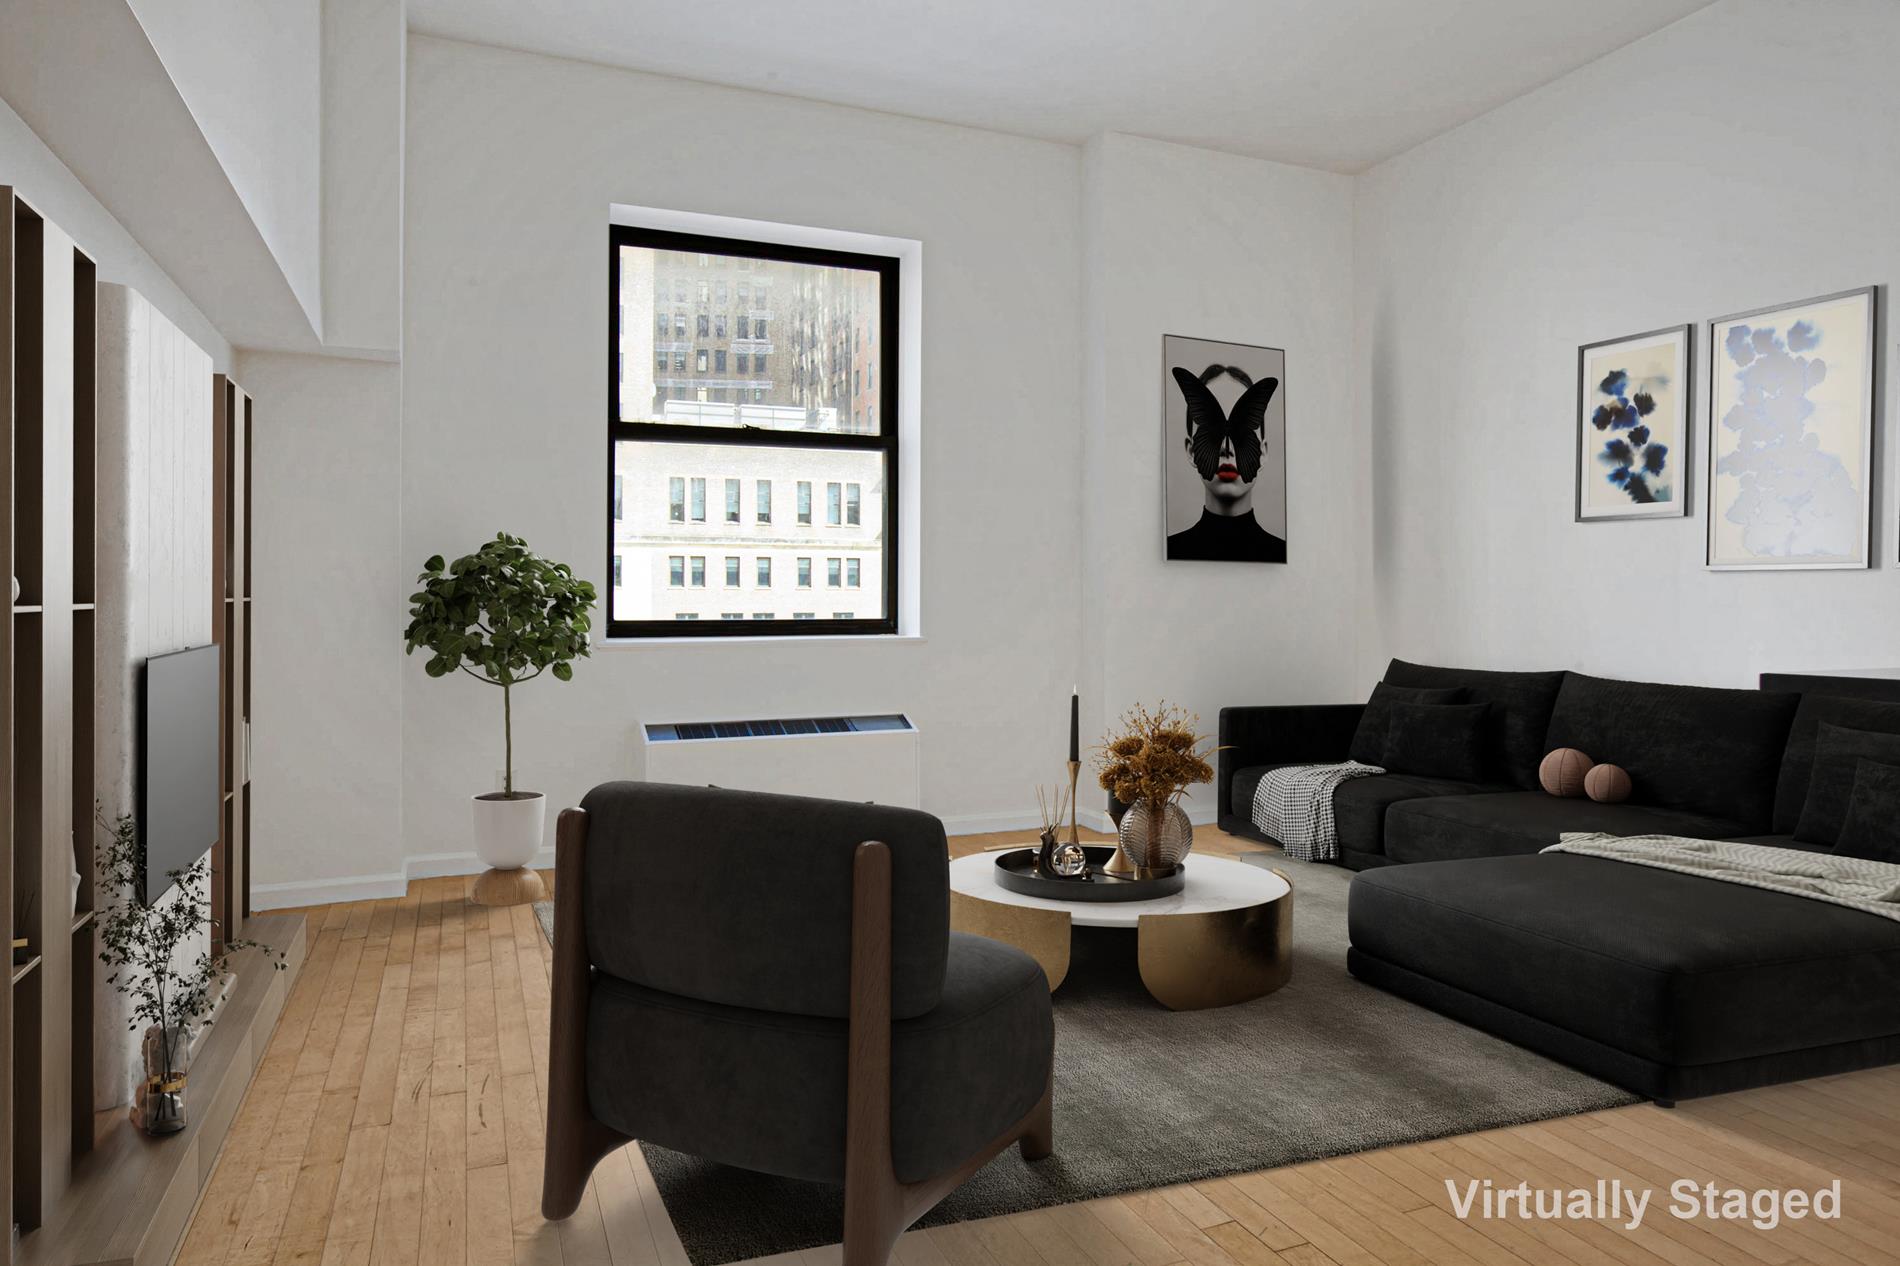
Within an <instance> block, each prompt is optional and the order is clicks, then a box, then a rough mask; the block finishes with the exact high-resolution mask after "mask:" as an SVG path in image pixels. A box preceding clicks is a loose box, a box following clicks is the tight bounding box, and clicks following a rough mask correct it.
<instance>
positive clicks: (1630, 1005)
mask: <svg viewBox="0 0 1900 1266" xmlns="http://www.w3.org/2000/svg"><path fill="white" fill-rule="evenodd" d="M1348 925H1349V930H1350V935H1351V940H1352V948H1351V950H1350V952H1349V957H1348V963H1349V965H1350V967H1351V969H1352V971H1353V974H1354V975H1356V976H1358V977H1359V978H1360V979H1362V980H1365V981H1368V982H1369V983H1372V984H1375V985H1378V986H1380V987H1381V988H1384V989H1386V990H1388V991H1390V992H1392V993H1396V994H1398V995H1400V996H1401V997H1405V998H1409V999H1411V1000H1412V1001H1414V1002H1418V1003H1420V1004H1422V1005H1424V1006H1428V1007H1431V1008H1432V1009H1433V1010H1436V1011H1440V1012H1442V1013H1444V1014H1446V1015H1449V1016H1451V1017H1453V1018H1454V1019H1458V1020H1462V1021H1464V1022H1465V1023H1468V1024H1471V1025H1474V1026H1475V1027H1478V1028H1482V1029H1485V1030H1486V1031H1488V1032H1491V1033H1494V1034H1496V1035H1498V1036H1500V1037H1503V1038H1506V1039H1507V1040H1510V1041H1513V1042H1516V1043H1518V1044H1519V1045H1521V1046H1526V1047H1529V1048H1531V1049H1532V1050H1536V1051H1539V1052H1541V1053H1543V1054H1546V1055H1549V1056H1551V1057H1553V1058H1556V1059H1559V1060H1562V1061H1564V1062H1565V1063H1568V1064H1571V1065H1573V1066H1575V1067H1578V1068H1581V1069H1583V1070H1584V1071H1586V1072H1589V1073H1592V1074H1594V1075H1596V1076H1599V1077H1602V1078H1604V1079H1606V1080H1608V1081H1611V1082H1614V1083H1616V1084H1618V1085H1622V1086H1626V1087H1628V1088H1629V1089H1631V1090H1634V1091H1636V1092H1637V1093H1639V1094H1643V1095H1647V1096H1649V1097H1650V1098H1653V1099H1657V1100H1661V1101H1665V1102H1672V1101H1674V1100H1677V1099H1684V1098H1691V1097H1695V1096H1700V1095H1708V1094H1717V1093H1721V1092H1724V1091H1729V1090H1738V1089H1742V1088H1744V1087H1748V1086H1755V1085H1765V1084H1769V1083H1772V1082H1778V1081H1786V1080H1791V1079H1796V1078H1802V1077H1814V1076H1822V1075H1825V1074H1830V1073H1838V1072H1845V1071H1849V1070H1851V1069H1855V1068H1864V1067H1870V1066H1873V1065H1876V1064H1884V1063H1890V1062H1893V1061H1895V1060H1900V922H1896V921H1893V920H1890V919H1883V918H1880V917H1878V916H1876V915H1871V914H1866V913H1863V912H1861V911H1858V910H1852V909H1847V908H1844V907H1840V906H1834V905H1829V904H1826V903H1823V902H1818V901H1812V900H1808V899H1806V898H1802V897H1796V896H1790V895H1788V894H1786V893H1779V892H1770V891H1766V890H1763V889H1758V888H1750V887H1745V886H1742V885H1738V884H1732V883H1723V882H1719V881H1716V880H1711V879H1707V878H1703V877H1701V876H1696V875H1687V874H1681V873H1677V872H1674V871H1665V870H1658V869H1655V868H1653V867H1647V866H1638V865H1632V864H1628V863H1623V862H1617V861H1610V860H1606V859H1602V858H1594V857H1580V856H1575V855H1570V854H1558V853H1553V854H1546V855H1542V856H1526V857H1491V858H1481V859H1475V860H1465V861H1446V862H1430V863H1423V864H1419V865H1410V866H1393V867H1388V868H1385V869H1382V870H1379V871H1376V872H1373V873H1368V874H1364V875H1360V876H1358V877H1357V878H1355V879H1354V880H1353V885H1352V895H1351V898H1350V903H1349V916H1348Z"/></svg>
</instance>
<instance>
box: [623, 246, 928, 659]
mask: <svg viewBox="0 0 1900 1266" xmlns="http://www.w3.org/2000/svg"><path fill="white" fill-rule="evenodd" d="M609 241H610V248H611V249H610V250H609V255H608V258H609V277H608V286H609V292H610V294H612V295H613V297H614V301H613V302H611V303H610V304H609V305H608V311H607V317H608V320H609V322H610V324H611V326H612V328H611V329H610V330H609V331H608V335H609V346H610V347H611V348H612V349H614V350H615V351H617V352H623V353H624V362H623V363H619V364H616V358H615V357H612V356H610V357H609V366H608V368H609V372H610V379H609V391H608V419H607V424H608V430H609V438H610V445H609V452H610V459H611V463H612V469H611V470H610V471H609V478H610V481H611V483H610V488H611V492H610V495H611V496H613V497H615V498H616V500H615V508H617V509H618V511H619V516H620V517H618V518H615V519H613V520H612V521H611V522H612V532H611V533H610V541H609V556H610V559H611V558H612V557H614V556H620V557H621V558H622V563H621V568H622V570H621V573H620V574H621V576H622V578H623V579H631V580H632V584H631V585H624V584H621V585H615V586H614V591H613V592H612V593H611V594H610V595H609V603H608V606H609V609H608V612H607V632H608V635H609V636H611V637H639V636H643V635H651V636H679V635H680V634H679V631H678V630H677V628H676V627H675V621H674V619H673V618H672V617H673V616H674V615H675V614H676V612H675V611H674V610H673V609H672V608H671V607H669V606H659V607H657V608H656V606H655V605H654V602H653V594H652V593H651V592H650V591H649V590H648V589H647V587H646V586H647V585H650V584H651V583H652V582H651V581H645V580H644V579H643V578H645V577H648V576H658V575H660V574H662V573H661V569H662V567H664V568H665V572H664V574H665V575H666V576H667V579H668V583H669V584H670V585H671V586H672V587H674V588H678V589H688V590H694V591H703V590H705V589H707V588H708V587H709V583H710V582H709V580H708V577H707V568H706V562H707V556H706V555H694V554H687V555H675V554H672V553H671V552H670V551H671V550H674V549H678V548H680V544H679V542H680V541H681V540H682V539H690V538H686V537H684V533H686V532H699V533H702V534H703V532H704V531H705V525H706V524H707V523H709V522H717V523H719V524H721V531H720V534H719V542H720V544H721V545H722V546H723V547H724V549H725V550H730V551H731V553H725V552H723V551H722V552H721V553H718V554H716V555H712V556H711V559H712V562H713V564H714V566H715V568H718V567H719V566H720V564H723V565H724V566H723V569H722V570H720V571H719V572H718V575H719V577H720V579H719V582H718V583H717V584H712V585H711V587H712V588H715V589H717V590H718V591H719V592H718V593H716V594H700V593H696V594H695V599H696V600H695V601H694V602H693V603H692V605H693V606H695V607H696V608H698V612H697V613H698V614H699V615H700V616H701V621H700V625H701V627H698V628H696V629H694V630H693V631H692V634H691V635H693V636H732V635H734V626H735V625H737V624H740V623H741V622H743V624H744V627H745V633H746V634H750V635H758V634H765V633H773V632H777V631H780V630H782V629H786V628H788V627H789V626H790V625H791V624H792V623H793V622H794V620H797V621H799V627H798V632H800V633H814V632H839V633H866V634H870V633H893V632H896V631H897V594H898V592H899V588H898V579H899V578H898V575H897V565H896V561H895V560H896V558H897V553H898V542H897V529H898V523H899V516H898V508H897V497H896V495H895V493H896V487H895V485H894V484H893V482H892V481H893V480H895V479H896V478H897V474H898V471H899V469H900V463H899V454H898V444H899V436H898V435H897V433H896V426H895V420H896V418H897V416H898V415H897V412H896V401H897V400H898V398H899V390H900V387H899V383H898V378H899V374H898V353H897V350H896V349H897V347H898V346H899V344H900V342H901V340H899V339H897V338H894V337H892V336H893V335H895V334H897V333H898V330H897V320H898V312H899V310H900V304H899V290H898V286H899V264H898V260H897V259H896V258H893V257H890V256H886V255H875V254H868V253H858V252H851V251H839V250H832V249H820V248H813V247H806V246H789V245H783V244H778V243H772V242H760V241H741V240H735V239H728V238H719V237H711V236H705V235H700V234H689V233H676V232H662V231H659V230H649V229H636V228H629V227H625V226H615V227H613V228H612V229H610V233H609ZM742 280H743V285H741V281H742ZM636 296H640V297H642V298H641V301H640V302H633V301H632V300H633V299H634V297H636ZM646 296H652V297H651V298H648V297H646ZM689 317H690V318H691V319H690V320H689V319H688V318H689ZM871 349H875V350H871ZM887 349H888V350H887ZM781 353H783V354H782V355H781ZM880 356H882V357H883V360H882V363H881V364H879V363H875V362H877V360H878V358H879V357H880ZM643 358H644V359H643ZM650 366H651V367H654V368H653V369H649V367H650ZM879 370H881V371H882V372H878V371H879ZM636 384H637V387H636ZM873 384H875V387H874V386H873ZM873 404H877V405H880V406H882V407H879V408H877V409H875V411H873V409H872V406H873ZM871 418H878V419H887V420H888V421H886V422H885V423H884V426H885V427H886V428H887V429H880V427H879V424H878V423H877V422H874V421H867V419H871ZM669 468H670V469H671V470H673V471H677V470H681V469H684V470H694V469H698V470H715V471H717V470H723V471H726V472H729V473H730V474H731V476H732V477H731V478H728V477H726V475H719V476H713V477H699V476H690V475H689V476H674V475H672V474H671V473H670V472H669ZM661 481H664V482H665V487H666V491H667V502H666V513H665V517H664V518H662V517H661V515H660V512H659V510H660V508H659V507H658V506H655V505H653V504H652V502H653V501H654V500H657V498H656V497H654V495H653V492H652V491H650V490H651V489H653V488H654V486H655V485H656V484H658V483H660V482H661ZM748 481H750V482H751V484H752V490H751V491H752V496H753V513H752V516H751V517H750V518H749V519H748V518H747V517H746V515H745V499H746V490H745V484H746V483H747V482H748ZM781 482H784V483H790V484H791V485H792V487H793V494H794V495H793V518H792V519H791V520H790V521H789V522H790V523H791V524H792V525H795V526H797V527H801V528H802V527H810V526H812V525H813V524H815V523H823V524H824V525H826V526H827V527H844V526H850V527H851V528H852V532H851V534H850V537H849V538H848V539H849V544H848V545H845V546H844V548H847V549H849V550H850V551H851V553H852V554H853V555H855V556H856V557H854V558H852V559H850V560H846V559H845V558H844V557H843V556H842V555H841V556H840V557H838V558H837V559H831V558H824V559H823V560H822V561H824V563H825V565H826V570H825V581H824V583H825V586H826V587H827V588H829V589H833V590H837V591H839V592H840V593H842V592H844V591H845V590H847V589H848V590H849V591H850V593H851V598H852V606H853V607H854V608H855V612H854V613H853V614H849V615H841V614H839V613H837V612H835V611H808V612H797V613H793V612H787V611H778V612H767V611H764V610H754V609H753V607H754V606H755V605H756V598H755V601H754V602H752V603H742V594H743V591H744V589H745V588H751V589H753V590H754V592H755V594H756V595H757V596H758V597H765V596H768V595H769V593H770V591H771V590H772V589H774V588H775V587H776V576H775V574H774V573H775V571H776V567H775V564H774V560H775V559H776V558H777V557H780V556H781V552H782V551H783V550H784V549H785V547H786V544H787V543H786V541H785V540H784V534H783V532H782V530H780V529H781V528H782V526H783V525H785V524H786V523H787V522H788V521H787V520H782V519H779V518H777V517H776V515H775V513H774V506H773V504H772V503H773V500H774V492H773V485H774V484H778V483H781ZM709 483H710V484H713V485H714V487H712V488H711V489H709V488H708V487H707V485H708V484H709ZM721 484H723V487H720V486H719V485H721ZM817 489H822V490H823V496H822V501H823V504H822V506H820V505H815V504H814V501H815V500H818V498H815V497H814V495H813V494H814V490H817ZM721 492H723V493H724V496H723V497H719V494H720V493H721ZM629 495H630V496H631V497H632V498H633V500H632V502H631V503H628V502H627V501H626V497H628V496H629ZM709 496H710V497H711V498H714V499H716V504H717V512H718V513H719V514H720V515H721V517H720V518H718V519H710V518H709V515H710V514H712V513H714V511H713V510H712V509H710V508H709V506H708V504H707V503H708V500H709ZM820 513H822V514H823V515H824V516H825V517H824V518H823V519H822V520H821V519H818V518H817V517H816V515H818V514H820ZM687 524H694V525H699V526H698V527H696V528H687V527H685V526H684V525H687ZM775 533H776V535H774V534H775ZM840 544H841V545H842V544H843V542H842V541H841V542H840ZM702 548H704V547H703V546H702ZM675 558H678V559H679V560H680V564H679V566H678V567H677V568H676V567H675V566H674V562H673V560H674V559H675ZM748 559H749V560H750V562H751V565H752V571H751V573H750V579H751V581H752V583H751V584H750V585H745V584H744V583H743V582H744V580H745V579H746V578H747V572H746V562H747V560H748ZM792 561H793V563H794V568H795V579H796V583H797V585H798V587H799V588H800V589H802V590H804V591H805V592H807V593H810V592H811V591H812V590H813V589H814V588H815V587H816V584H817V583H818V582H817V581H816V580H815V579H814V577H813V575H812V563H813V561H814V560H813V559H812V558H810V557H806V558H802V559H801V558H797V557H796V556H792ZM867 562H868V564H869V566H868V568H867V567H866V566H865V563H867ZM676 577H677V581H676V579H675V578H676ZM814 605H816V604H814ZM832 605H835V604H832ZM728 616H737V617H738V618H737V619H726V618H723V617H728ZM805 621H810V623H806V622H805ZM662 624H663V625H664V626H665V629H664V631H663V630H662V628H661V627H660V626H661V625H662ZM722 626H723V627H722ZM814 626H815V627H814Z"/></svg>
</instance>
